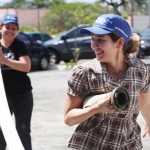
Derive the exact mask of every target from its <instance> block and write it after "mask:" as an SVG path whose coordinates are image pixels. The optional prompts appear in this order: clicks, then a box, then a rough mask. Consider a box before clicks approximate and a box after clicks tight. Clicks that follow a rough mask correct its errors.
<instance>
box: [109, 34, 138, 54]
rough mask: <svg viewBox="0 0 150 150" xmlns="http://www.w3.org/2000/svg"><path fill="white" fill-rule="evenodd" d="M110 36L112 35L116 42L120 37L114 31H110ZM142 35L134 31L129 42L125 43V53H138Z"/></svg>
mask: <svg viewBox="0 0 150 150" xmlns="http://www.w3.org/2000/svg"><path fill="white" fill-rule="evenodd" d="M109 36H110V37H111V39H112V41H114V42H116V41H117V40H118V39H119V38H120V37H119V36H118V35H116V34H114V33H110V34H109ZM139 42H140V36H139V35H138V34H136V33H133V34H132V35H131V37H130V40H129V42H128V43H127V44H124V47H123V52H124V55H131V56H136V55H137V49H138V47H139Z"/></svg>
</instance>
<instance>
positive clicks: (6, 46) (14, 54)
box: [0, 14, 33, 150]
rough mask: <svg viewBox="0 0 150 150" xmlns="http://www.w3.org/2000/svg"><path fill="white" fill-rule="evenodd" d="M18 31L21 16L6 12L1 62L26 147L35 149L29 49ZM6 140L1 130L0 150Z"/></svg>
mask: <svg viewBox="0 0 150 150" xmlns="http://www.w3.org/2000/svg"><path fill="white" fill-rule="evenodd" d="M18 31H19V24H18V18H17V16H16V15H14V14H6V15H4V17H3V19H2V20H1V39H0V47H1V49H0V64H1V69H2V77H3V81H4V87H5V91H6V96H7V100H8V104H9V108H10V111H11V113H14V116H15V120H16V129H17V131H18V134H19V136H20V139H21V141H22V144H23V146H24V148H25V150H32V146H31V136H30V132H31V129H30V122H31V114H32V109H33V96H32V86H31V82H30V78H29V77H28V76H27V73H28V72H29V71H30V69H31V62H30V58H29V52H28V50H27V47H26V45H25V44H24V43H23V42H22V41H20V40H18V39H16V38H15V37H16V35H17V33H18ZM5 148H6V142H5V139H4V137H3V134H2V131H1V132H0V150H5Z"/></svg>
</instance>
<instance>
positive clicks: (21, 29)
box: [20, 26, 38, 32]
mask: <svg viewBox="0 0 150 150" xmlns="http://www.w3.org/2000/svg"><path fill="white" fill-rule="evenodd" d="M20 31H22V32H24V31H25V32H26V31H27V32H33V31H38V30H37V28H36V27H33V26H32V27H31V26H28V27H27V26H25V27H24V26H23V27H21V28H20Z"/></svg>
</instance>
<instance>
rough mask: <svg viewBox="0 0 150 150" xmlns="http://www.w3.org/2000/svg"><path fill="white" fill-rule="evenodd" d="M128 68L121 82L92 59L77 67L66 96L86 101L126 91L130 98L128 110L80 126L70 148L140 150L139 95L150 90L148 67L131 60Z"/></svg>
mask: <svg viewBox="0 0 150 150" xmlns="http://www.w3.org/2000/svg"><path fill="white" fill-rule="evenodd" d="M128 63H129V68H128V70H127V71H126V73H124V74H123V75H122V76H121V77H120V79H119V80H115V79H114V78H112V77H111V76H110V75H109V74H108V73H107V70H106V66H105V64H104V63H100V62H99V61H98V60H97V59H93V60H91V61H90V62H88V63H84V64H82V65H80V66H77V67H75V68H74V69H73V70H72V72H71V73H70V75H69V77H68V90H67V92H68V93H69V94H71V95H73V96H76V97H79V98H81V99H82V100H84V99H85V98H86V97H87V96H89V95H96V94H103V93H107V92H111V91H112V90H113V89H114V88H116V87H120V86H121V87H124V88H126V89H127V91H128V92H129V95H130V99H131V101H130V104H129V108H128V110H126V111H124V112H120V113H119V112H115V113H112V114H109V113H98V114H95V115H94V116H92V117H91V118H89V119H87V120H86V121H84V122H82V123H81V124H79V125H78V126H77V128H76V130H75V132H74V133H73V135H72V137H71V139H70V141H69V144H68V146H69V147H71V148H73V149H77V150H141V149H142V143H141V129H140V126H139V125H138V124H137V122H136V119H137V116H138V114H139V105H138V102H139V94H140V92H148V90H149V89H150V84H149V82H150V72H149V69H148V66H147V65H146V64H144V63H143V62H142V61H141V60H140V59H137V58H129V59H128Z"/></svg>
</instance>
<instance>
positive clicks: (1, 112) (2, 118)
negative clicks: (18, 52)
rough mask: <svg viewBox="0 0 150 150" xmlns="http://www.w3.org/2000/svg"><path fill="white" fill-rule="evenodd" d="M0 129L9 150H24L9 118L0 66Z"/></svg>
mask: <svg viewBox="0 0 150 150" xmlns="http://www.w3.org/2000/svg"><path fill="white" fill-rule="evenodd" d="M0 127H1V130H2V131H3V135H4V138H5V141H6V143H7V147H8V149H9V150H24V148H23V145H22V143H21V140H20V138H19V136H18V133H17V131H16V128H15V125H14V122H13V118H12V116H11V113H10V110H9V107H8V103H7V99H6V93H5V90H4V83H3V78H2V73H1V66H0Z"/></svg>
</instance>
